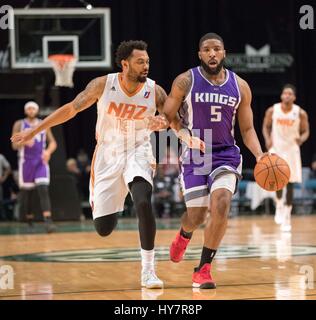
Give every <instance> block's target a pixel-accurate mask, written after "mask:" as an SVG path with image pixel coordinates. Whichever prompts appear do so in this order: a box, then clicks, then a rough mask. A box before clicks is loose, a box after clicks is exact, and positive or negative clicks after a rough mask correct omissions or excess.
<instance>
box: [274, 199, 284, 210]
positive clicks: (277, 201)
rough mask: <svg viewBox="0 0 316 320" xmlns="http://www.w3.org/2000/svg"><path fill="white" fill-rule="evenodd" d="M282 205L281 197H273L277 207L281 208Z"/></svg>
mask: <svg viewBox="0 0 316 320" xmlns="http://www.w3.org/2000/svg"><path fill="white" fill-rule="evenodd" d="M283 205H284V202H283V198H281V199H278V198H275V206H276V207H277V208H281V207H283Z"/></svg>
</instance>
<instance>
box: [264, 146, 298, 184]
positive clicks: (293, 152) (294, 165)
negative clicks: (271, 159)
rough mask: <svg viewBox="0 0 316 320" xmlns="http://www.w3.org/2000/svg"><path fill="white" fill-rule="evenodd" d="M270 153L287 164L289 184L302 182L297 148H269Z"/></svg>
mask: <svg viewBox="0 0 316 320" xmlns="http://www.w3.org/2000/svg"><path fill="white" fill-rule="evenodd" d="M270 152H272V153H276V154H277V155H278V156H280V157H281V158H283V159H284V160H285V161H286V162H287V163H288V165H289V167H290V170H291V175H290V180H289V182H291V183H301V182H302V160H301V152H300V148H299V147H297V146H295V147H293V148H292V149H290V150H282V149H276V148H271V150H270Z"/></svg>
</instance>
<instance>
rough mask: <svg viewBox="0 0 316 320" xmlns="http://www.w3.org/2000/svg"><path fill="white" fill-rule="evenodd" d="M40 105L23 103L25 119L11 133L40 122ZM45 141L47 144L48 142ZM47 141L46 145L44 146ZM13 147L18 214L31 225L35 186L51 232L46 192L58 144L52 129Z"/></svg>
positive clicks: (52, 226)
mask: <svg viewBox="0 0 316 320" xmlns="http://www.w3.org/2000/svg"><path fill="white" fill-rule="evenodd" d="M38 111H39V106H38V104H37V103H36V102H34V101H29V102H27V103H26V104H25V106H24V112H25V115H26V118H24V119H22V120H18V121H16V122H15V123H14V126H13V130H12V134H15V133H17V132H20V131H23V130H27V129H32V128H33V127H35V126H36V125H38V123H39V122H40V121H41V120H40V119H38V118H37V114H38ZM47 142H48V144H47ZM46 144H47V147H46ZM12 148H13V149H14V150H18V158H19V161H18V163H19V187H20V193H21V194H20V204H21V206H20V208H21V209H20V211H21V216H22V217H26V219H27V221H28V222H29V225H30V226H32V221H33V219H34V215H33V212H32V210H33V209H32V193H33V192H34V189H35V188H36V189H37V192H38V194H39V199H40V205H41V210H42V212H43V216H44V221H45V223H46V230H47V232H48V233H50V232H53V231H54V229H55V227H54V225H53V224H52V217H51V204H50V198H49V192H48V186H49V166H48V162H49V160H50V157H51V154H52V153H53V152H54V151H55V150H56V148H57V143H56V141H55V138H54V136H53V134H52V132H51V130H47V131H42V132H40V133H39V134H38V135H36V136H35V137H34V138H33V139H32V140H30V141H29V142H27V143H16V142H13V143H12Z"/></svg>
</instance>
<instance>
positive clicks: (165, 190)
mask: <svg viewBox="0 0 316 320" xmlns="http://www.w3.org/2000/svg"><path fill="white" fill-rule="evenodd" d="M153 196H154V208H155V211H156V215H157V216H158V217H159V218H169V217H170V210H171V201H172V180H171V178H170V177H168V176H165V175H164V166H163V165H158V166H157V174H156V176H155V178H154V192H153Z"/></svg>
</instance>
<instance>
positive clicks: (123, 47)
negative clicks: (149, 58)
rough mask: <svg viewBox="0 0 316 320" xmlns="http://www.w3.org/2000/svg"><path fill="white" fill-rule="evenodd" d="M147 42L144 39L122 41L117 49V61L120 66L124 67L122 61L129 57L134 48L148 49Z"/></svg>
mask: <svg viewBox="0 0 316 320" xmlns="http://www.w3.org/2000/svg"><path fill="white" fill-rule="evenodd" d="M147 47H148V46H147V43H146V42H145V41H142V40H129V41H122V42H121V43H120V45H119V46H118V48H117V50H116V55H115V62H116V64H117V66H118V67H119V68H122V65H121V61H122V60H126V59H128V58H129V57H130V56H131V54H132V52H133V50H134V49H136V50H147Z"/></svg>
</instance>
